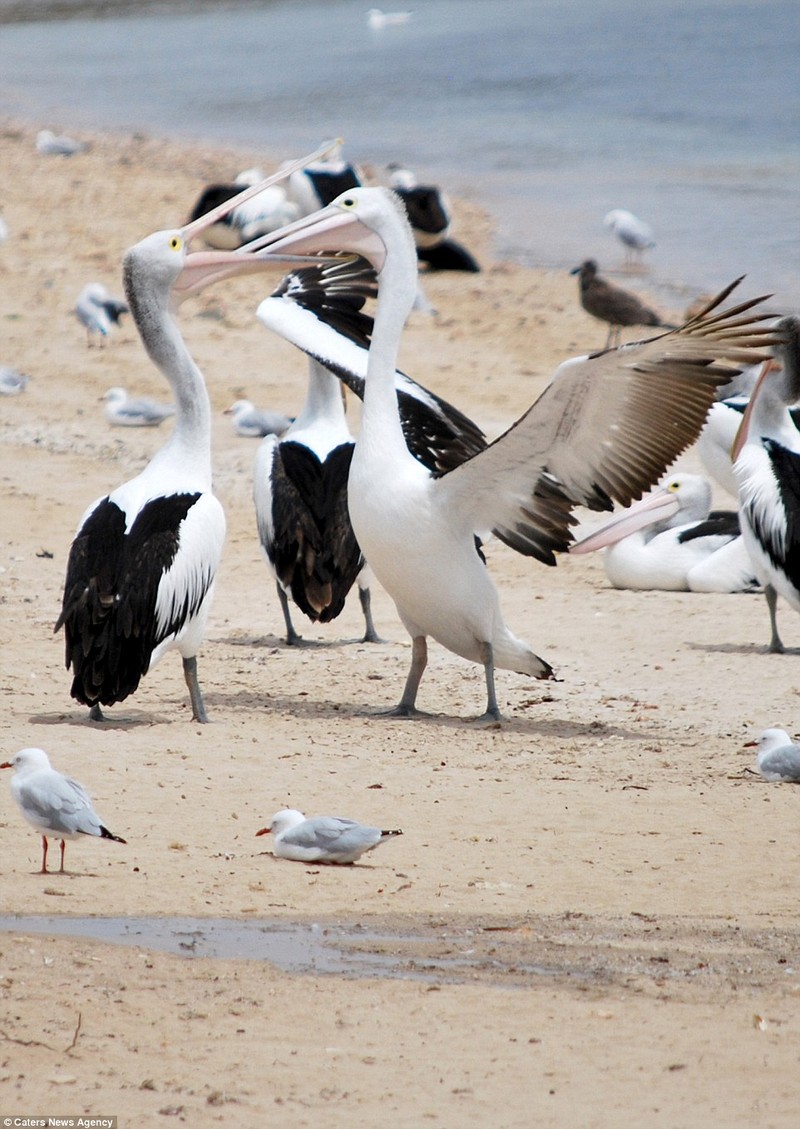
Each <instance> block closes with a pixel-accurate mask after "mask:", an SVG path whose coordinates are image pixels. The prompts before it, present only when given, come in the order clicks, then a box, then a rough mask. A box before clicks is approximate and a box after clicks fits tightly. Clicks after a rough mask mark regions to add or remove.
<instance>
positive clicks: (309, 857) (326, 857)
mask: <svg viewBox="0 0 800 1129" xmlns="http://www.w3.org/2000/svg"><path fill="white" fill-rule="evenodd" d="M270 832H272V833H273V834H274V836H275V851H274V853H275V856H276V857H277V858H281V859H292V860H293V861H294V862H326V863H338V864H339V865H340V866H347V865H349V864H350V863H354V862H357V861H358V859H360V858H361V856H362V855H364V854H366V853H367V851H372V850H374V849H375V848H376V847H379V846H380V845H381V843H385V842H386V841H387V840H388V839H394V838H395V837H396V836H397V835H402V834H403V832H402V831H381V829H380V828H379V827H367V826H366V825H365V824H363V823H356V821H355V820H353V819H342V818H341V817H339V816H336V815H317V816H314V817H313V818H311V819H306V817H305V816H304V815H303V813H302V812H301V811H295V809H294V808H285V809H284V810H282V811H278V812H276V813H275V815H273V817H272V819H271V820H270V821H269V826H268V827H262V828H261V830H260V831H256V836H258V835H269V833H270Z"/></svg>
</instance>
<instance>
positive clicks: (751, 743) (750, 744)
mask: <svg viewBox="0 0 800 1129" xmlns="http://www.w3.org/2000/svg"><path fill="white" fill-rule="evenodd" d="M757 744H758V741H745V743H744V744H743V745H742V748H743V749H754V748H755V747H756V745H757Z"/></svg>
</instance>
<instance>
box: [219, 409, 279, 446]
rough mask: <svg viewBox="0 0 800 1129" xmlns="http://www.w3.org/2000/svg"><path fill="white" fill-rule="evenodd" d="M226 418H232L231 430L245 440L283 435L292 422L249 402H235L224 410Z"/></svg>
mask: <svg viewBox="0 0 800 1129" xmlns="http://www.w3.org/2000/svg"><path fill="white" fill-rule="evenodd" d="M225 415H226V416H232V417H233V430H234V431H235V432H236V434H237V435H241V436H242V437H243V438H245V439H263V438H264V436H265V435H283V433H284V431H286V429H287V428H288V427H291V426H292V420H291V418H290V417H289V416H285V415H284V414H283V412H271V411H269V410H268V409H267V408H257V407H255V405H254V404H253V402H252V401H251V400H235V401H234V403H232V404H231V406H230V407H229V408H226V409H225Z"/></svg>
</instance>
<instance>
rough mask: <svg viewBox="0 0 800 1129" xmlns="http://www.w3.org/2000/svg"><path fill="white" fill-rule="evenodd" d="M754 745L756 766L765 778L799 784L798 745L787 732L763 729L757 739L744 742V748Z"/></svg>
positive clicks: (799, 756) (799, 763)
mask: <svg viewBox="0 0 800 1129" xmlns="http://www.w3.org/2000/svg"><path fill="white" fill-rule="evenodd" d="M754 747H757V748H758V753H757V755H756V768H757V769H758V771H759V772H760V773H761V775H762V776H763V777H764V779H765V780H769V781H771V782H784V783H787V784H800V745H795V744H794V743H793V741H792V739H791V737H790V736H789V734H788V733H786V732H785V731H784V730H783V729H765V730H764V732H763V733H762V734H761V736H760V737H759V738H758V740H757V741H747V742H746V743H745V748H746V749H751V748H754ZM748 771H749V769H748Z"/></svg>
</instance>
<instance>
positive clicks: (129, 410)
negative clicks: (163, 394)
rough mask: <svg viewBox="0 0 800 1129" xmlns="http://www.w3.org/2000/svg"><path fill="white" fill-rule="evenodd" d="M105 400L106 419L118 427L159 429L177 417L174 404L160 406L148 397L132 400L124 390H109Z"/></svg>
mask: <svg viewBox="0 0 800 1129" xmlns="http://www.w3.org/2000/svg"><path fill="white" fill-rule="evenodd" d="M103 399H104V400H105V404H106V408H105V411H106V419H107V420H108V422H109V423H110V424H112V425H113V426H116V427H158V425H159V424H160V423H163V422H164V420H165V419H169V418H170V416H174V415H175V405H174V404H159V403H157V402H156V401H155V400H150V399H149V398H148V397H146V396H142V397H139V398H137V399H131V397H130V396H129V395H128V393H127V392H126V391H125V389H124V388H109V390H108V391H107V392H106V394H105V396H104V397H103Z"/></svg>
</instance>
